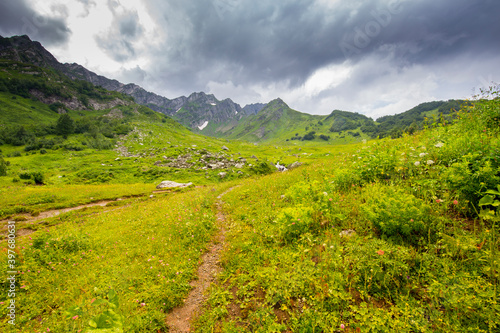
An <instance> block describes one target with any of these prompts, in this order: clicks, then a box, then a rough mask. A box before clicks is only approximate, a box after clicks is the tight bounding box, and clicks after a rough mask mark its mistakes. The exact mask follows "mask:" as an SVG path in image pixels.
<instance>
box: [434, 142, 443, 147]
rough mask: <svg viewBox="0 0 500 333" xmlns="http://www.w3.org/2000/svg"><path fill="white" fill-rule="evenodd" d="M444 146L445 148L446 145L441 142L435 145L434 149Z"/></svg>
mask: <svg viewBox="0 0 500 333" xmlns="http://www.w3.org/2000/svg"><path fill="white" fill-rule="evenodd" d="M442 146H444V143H443V142H441V141H439V142H438V143H436V144H435V145H434V147H436V148H441V147H442Z"/></svg>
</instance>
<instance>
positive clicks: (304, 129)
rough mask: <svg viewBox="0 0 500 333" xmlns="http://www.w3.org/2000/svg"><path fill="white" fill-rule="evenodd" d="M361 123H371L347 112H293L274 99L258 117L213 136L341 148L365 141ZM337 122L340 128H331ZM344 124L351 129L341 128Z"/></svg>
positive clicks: (250, 117)
mask: <svg viewBox="0 0 500 333" xmlns="http://www.w3.org/2000/svg"><path fill="white" fill-rule="evenodd" d="M358 118H360V119H358ZM365 121H367V122H369V123H370V124H372V123H373V121H372V120H371V119H369V118H367V117H365V116H363V115H359V114H356V113H351V112H342V111H334V112H332V114H331V115H329V116H315V115H310V114H307V113H302V112H298V111H295V110H293V109H291V108H290V107H288V105H286V104H285V103H284V102H283V101H282V100H281V99H276V100H274V101H271V102H270V103H268V104H267V105H266V107H264V108H263V109H262V110H261V111H259V113H258V114H256V115H252V116H249V117H246V118H244V120H243V121H241V122H240V123H238V124H237V125H236V126H235V127H233V128H231V129H229V130H227V131H226V132H224V133H217V134H216V135H219V136H221V137H225V138H232V139H239V140H246V141H250V142H266V143H279V144H287V145H289V144H293V145H298V144H305V145H311V144H313V145H317V144H325V143H330V144H345V143H354V142H360V141H361V140H363V139H366V138H368V135H366V134H363V133H362V132H361V131H360V127H361V125H362V124H364V122H365ZM339 122H340V123H341V124H340V125H338V126H337V127H335V124H336V123H337V124H338V123H339ZM347 123H349V125H351V126H345V125H347ZM352 125H353V126H352Z"/></svg>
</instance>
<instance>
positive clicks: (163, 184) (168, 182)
mask: <svg viewBox="0 0 500 333" xmlns="http://www.w3.org/2000/svg"><path fill="white" fill-rule="evenodd" d="M191 185H193V183H177V182H174V181H171V180H165V181H163V182H161V183H160V184H159V185H158V186H156V188H157V189H159V190H161V189H164V188H183V187H189V186H191Z"/></svg>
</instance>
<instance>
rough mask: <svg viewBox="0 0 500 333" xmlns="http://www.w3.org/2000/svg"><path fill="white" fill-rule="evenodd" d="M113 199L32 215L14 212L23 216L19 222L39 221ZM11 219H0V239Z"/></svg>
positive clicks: (28, 231)
mask: <svg viewBox="0 0 500 333" xmlns="http://www.w3.org/2000/svg"><path fill="white" fill-rule="evenodd" d="M119 200H123V199H118V201H119ZM115 201H117V200H102V201H97V202H93V203H89V204H84V205H80V206H76V207H68V208H61V209H52V210H47V211H45V212H41V213H40V214H38V215H37V216H32V215H31V214H16V217H18V216H22V217H24V218H25V220H22V221H20V223H27V222H36V221H40V220H43V219H48V218H50V217H54V216H58V215H60V214H62V213H67V212H71V211H73V210H79V209H83V208H87V207H97V206H101V207H104V206H106V205H107V204H108V203H110V202H115ZM11 220H12V219H5V220H1V221H0V225H3V227H2V228H1V230H2V231H0V236H1V237H0V239H2V238H3V237H5V236H6V235H7V233H6V231H5V232H3V230H7V222H8V221H11ZM33 232H35V230H31V229H19V230H18V232H17V235H18V236H27V235H30V234H32V233H33Z"/></svg>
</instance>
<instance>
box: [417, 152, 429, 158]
mask: <svg viewBox="0 0 500 333" xmlns="http://www.w3.org/2000/svg"><path fill="white" fill-rule="evenodd" d="M425 155H427V153H420V154H418V156H420V157H424V156H425Z"/></svg>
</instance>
